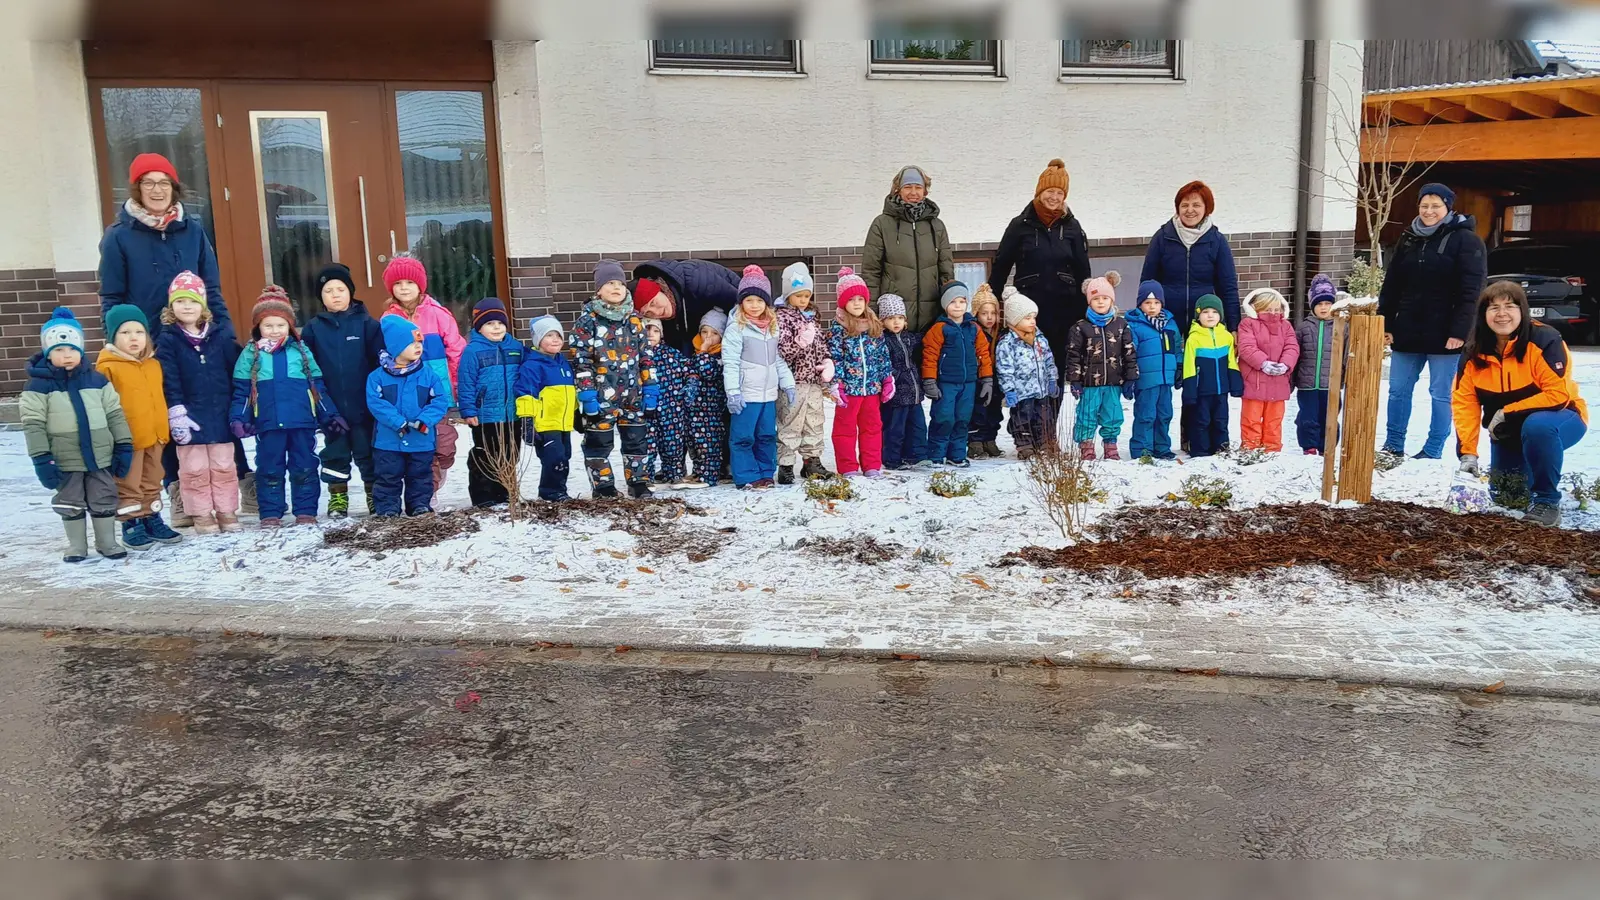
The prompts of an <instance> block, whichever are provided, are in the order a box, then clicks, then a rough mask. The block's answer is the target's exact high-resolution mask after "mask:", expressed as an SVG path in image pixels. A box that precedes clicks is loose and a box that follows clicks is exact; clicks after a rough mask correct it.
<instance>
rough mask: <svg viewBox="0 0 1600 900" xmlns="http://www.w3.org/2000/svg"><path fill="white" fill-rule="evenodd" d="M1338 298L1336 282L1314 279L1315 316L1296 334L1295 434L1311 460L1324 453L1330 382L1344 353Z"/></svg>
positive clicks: (1309, 297) (1311, 298)
mask: <svg viewBox="0 0 1600 900" xmlns="http://www.w3.org/2000/svg"><path fill="white" fill-rule="evenodd" d="M1336 294H1337V291H1336V290H1335V289H1334V286H1333V279H1332V278H1329V277H1328V276H1327V275H1323V274H1320V273H1319V274H1318V275H1317V276H1316V277H1315V278H1312V279H1311V289H1310V290H1309V291H1307V292H1306V301H1307V302H1308V303H1309V304H1310V307H1311V315H1309V316H1306V317H1305V318H1304V319H1302V320H1301V321H1300V324H1299V326H1297V327H1296V328H1295V330H1294V333H1295V337H1296V338H1297V339H1298V340H1299V342H1300V362H1299V364H1297V365H1296V366H1295V369H1294V386H1295V388H1296V389H1297V392H1296V400H1297V401H1298V404H1299V407H1300V409H1299V411H1298V412H1297V413H1296V414H1295V417H1294V430H1295V437H1296V438H1297V439H1298V441H1299V443H1300V450H1301V451H1302V452H1303V453H1305V454H1306V455H1307V456H1319V455H1321V454H1322V452H1323V441H1324V439H1325V435H1324V430H1325V428H1326V426H1327V422H1328V379H1329V377H1331V375H1332V374H1333V358H1334V357H1335V356H1336V355H1338V354H1339V353H1341V352H1343V349H1344V348H1340V347H1335V346H1334V345H1333V301H1334V297H1335V295H1336ZM1346 343H1347V344H1348V341H1347V342H1346Z"/></svg>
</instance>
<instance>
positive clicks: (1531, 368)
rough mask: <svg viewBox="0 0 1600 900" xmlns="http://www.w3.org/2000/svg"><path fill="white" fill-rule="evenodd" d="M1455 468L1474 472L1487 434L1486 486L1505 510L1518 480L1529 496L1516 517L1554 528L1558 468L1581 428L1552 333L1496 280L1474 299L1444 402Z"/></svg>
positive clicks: (1582, 408) (1563, 357)
mask: <svg viewBox="0 0 1600 900" xmlns="http://www.w3.org/2000/svg"><path fill="white" fill-rule="evenodd" d="M1450 405H1451V408H1452V410H1453V411H1454V413H1455V424H1456V435H1457V437H1458V439H1459V441H1460V455H1461V469H1462V471H1465V472H1471V473H1473V474H1474V475H1476V474H1477V472H1478V439H1479V437H1480V436H1481V432H1480V429H1481V428H1485V427H1486V428H1488V429H1489V479H1490V480H1489V489H1490V492H1491V493H1494V494H1497V495H1498V496H1497V497H1496V501H1497V502H1499V503H1501V505H1505V504H1506V503H1509V502H1511V500H1510V497H1511V496H1512V495H1514V494H1520V493H1521V491H1516V490H1511V489H1510V487H1511V486H1510V485H1509V484H1507V480H1508V479H1511V480H1525V482H1526V485H1527V487H1528V489H1529V494H1530V495H1531V496H1532V503H1531V505H1529V506H1528V511H1527V513H1526V514H1525V515H1524V516H1523V518H1524V519H1526V520H1527V521H1530V522H1537V523H1539V524H1540V525H1552V526H1553V525H1559V524H1561V488H1560V485H1561V464H1562V458H1563V456H1564V454H1565V453H1566V451H1567V449H1568V448H1570V447H1572V446H1573V445H1574V444H1576V443H1578V441H1579V440H1580V439H1581V438H1582V437H1583V435H1584V432H1586V431H1588V428H1589V407H1588V406H1587V405H1586V404H1585V403H1584V402H1583V398H1582V397H1580V396H1579V395H1578V384H1577V382H1576V381H1575V380H1574V379H1573V377H1572V357H1571V354H1569V353H1568V352H1567V345H1566V342H1564V341H1562V340H1561V334H1560V333H1559V332H1557V331H1556V330H1555V329H1554V328H1551V327H1549V326H1547V325H1544V324H1541V323H1539V322H1535V321H1533V319H1532V318H1531V317H1529V315H1528V295H1527V294H1526V293H1524V292H1523V290H1522V287H1521V286H1520V285H1518V284H1516V283H1515V282H1511V281H1497V282H1495V283H1494V284H1491V285H1489V286H1488V287H1487V288H1485V289H1484V291H1483V293H1482V294H1481V295H1480V296H1479V297H1478V303H1477V313H1476V315H1475V316H1474V317H1473V319H1472V331H1471V332H1470V334H1469V336H1468V338H1467V343H1466V349H1465V350H1463V351H1462V352H1461V361H1460V363H1459V365H1458V366H1457V372H1456V379H1455V390H1454V391H1453V392H1452V394H1451V397H1450Z"/></svg>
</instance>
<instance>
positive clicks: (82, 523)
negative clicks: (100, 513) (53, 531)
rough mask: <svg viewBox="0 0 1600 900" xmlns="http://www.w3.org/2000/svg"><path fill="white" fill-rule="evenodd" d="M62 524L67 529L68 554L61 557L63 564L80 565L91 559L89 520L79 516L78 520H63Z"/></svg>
mask: <svg viewBox="0 0 1600 900" xmlns="http://www.w3.org/2000/svg"><path fill="white" fill-rule="evenodd" d="M61 524H62V525H64V526H66V529H67V552H66V554H65V555H64V556H62V557H61V561H62V562H70V563H80V562H83V561H84V560H86V559H88V558H89V519H88V517H87V516H79V517H78V518H76V519H62V520H61Z"/></svg>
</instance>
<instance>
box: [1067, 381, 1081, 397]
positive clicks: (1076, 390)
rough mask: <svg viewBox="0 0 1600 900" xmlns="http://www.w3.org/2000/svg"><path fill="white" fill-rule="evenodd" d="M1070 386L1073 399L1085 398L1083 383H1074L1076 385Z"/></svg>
mask: <svg viewBox="0 0 1600 900" xmlns="http://www.w3.org/2000/svg"><path fill="white" fill-rule="evenodd" d="M1069 387H1070V389H1071V391H1072V399H1074V400H1082V399H1083V385H1081V384H1074V385H1069Z"/></svg>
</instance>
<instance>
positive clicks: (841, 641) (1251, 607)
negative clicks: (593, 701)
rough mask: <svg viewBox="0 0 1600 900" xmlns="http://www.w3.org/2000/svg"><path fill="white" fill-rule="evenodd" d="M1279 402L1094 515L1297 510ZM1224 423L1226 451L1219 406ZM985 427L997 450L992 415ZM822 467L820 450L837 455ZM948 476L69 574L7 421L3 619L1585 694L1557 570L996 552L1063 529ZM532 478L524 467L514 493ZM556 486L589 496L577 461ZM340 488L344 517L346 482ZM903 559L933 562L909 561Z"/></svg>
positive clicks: (1598, 680)
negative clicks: (1229, 490) (845, 540)
mask: <svg viewBox="0 0 1600 900" xmlns="http://www.w3.org/2000/svg"><path fill="white" fill-rule="evenodd" d="M1576 366H1577V367H1576V371H1577V374H1578V378H1579V381H1580V383H1581V384H1582V386H1583V388H1584V391H1585V394H1586V396H1588V397H1590V398H1595V399H1600V352H1594V351H1580V352H1579V353H1578V354H1577V361H1576ZM1294 410H1295V403H1294V401H1293V400H1291V401H1290V403H1289V409H1288V413H1287V416H1286V422H1285V429H1284V431H1285V439H1286V444H1288V447H1287V449H1286V451H1285V452H1284V453H1283V454H1281V455H1280V456H1277V457H1275V458H1272V459H1270V460H1269V461H1267V462H1264V463H1260V464H1257V465H1253V466H1248V467H1241V466H1240V465H1239V464H1237V463H1236V462H1234V461H1231V460H1227V459H1222V458H1217V459H1207V460H1195V461H1189V462H1187V463H1185V464H1178V463H1164V464H1159V465H1155V466H1143V465H1138V464H1137V463H1135V462H1133V461H1123V462H1117V463H1108V462H1101V463H1099V464H1097V467H1096V470H1095V478H1096V481H1097V483H1098V484H1099V485H1100V486H1101V487H1102V488H1103V489H1105V490H1106V491H1107V492H1108V494H1109V497H1108V500H1107V502H1106V503H1104V504H1099V505H1097V506H1096V507H1095V508H1094V512H1095V514H1097V515H1098V514H1103V513H1104V512H1105V511H1107V510H1110V509H1114V508H1116V507H1117V506H1119V505H1122V504H1128V503H1134V504H1149V503H1155V502H1158V498H1160V497H1162V496H1163V495H1164V494H1166V493H1167V492H1168V491H1171V490H1174V489H1176V488H1177V487H1178V485H1179V483H1180V482H1181V481H1182V480H1183V479H1184V478H1185V477H1187V476H1190V475H1194V474H1214V475H1217V476H1221V477H1223V478H1226V479H1227V480H1228V481H1229V482H1230V483H1231V484H1232V485H1233V488H1234V496H1235V505H1236V506H1240V505H1243V506H1249V505H1255V504H1258V503H1267V502H1274V503H1275V502H1293V501H1312V500H1315V499H1316V498H1317V497H1318V496H1319V493H1320V483H1321V469H1322V465H1321V462H1322V461H1321V460H1320V459H1318V458H1313V457H1304V456H1301V455H1300V454H1299V453H1298V450H1297V449H1296V448H1295V447H1294V442H1293V431H1294V429H1293V416H1294ZM1413 410H1414V412H1413V422H1412V426H1411V429H1410V439H1409V442H1408V443H1409V449H1410V450H1411V451H1412V452H1415V451H1416V450H1417V449H1418V448H1420V446H1421V443H1422V440H1423V436H1424V433H1425V431H1426V428H1427V417H1428V412H1429V404H1428V400H1427V397H1426V392H1425V385H1424V384H1423V383H1419V385H1418V388H1417V395H1416V402H1415V404H1414V407H1413ZM1129 418H1130V421H1131V413H1130V417H1129ZM1381 419H1382V414H1381V413H1380V425H1379V435H1380V438H1381V436H1382V433H1383V426H1382V421H1381ZM1233 421H1234V424H1233V436H1234V440H1235V441H1236V440H1237V436H1238V425H1237V421H1238V419H1237V401H1236V402H1235V409H1234V420H1233ZM462 431H463V435H462V442H461V455H460V457H459V462H458V464H457V466H456V468H455V470H454V472H453V473H452V476H451V478H450V481H449V483H448V484H447V485H446V487H445V490H444V493H443V496H442V497H441V498H440V499H439V500H438V501H437V504H436V505H437V506H439V507H440V508H449V507H452V506H465V505H466V477H465V472H464V467H465V459H466V447H467V444H468V442H469V438H468V436H467V434H466V433H465V432H466V429H464V428H463V429H462ZM1125 434H1126V432H1125ZM1000 443H1001V446H1002V447H1004V448H1006V449H1007V450H1008V452H1009V441H1008V438H1007V436H1006V434H1005V432H1004V431H1003V430H1002V432H1001V438H1000ZM826 461H827V462H828V464H829V465H830V466H831V465H832V453H831V450H830V451H829V452H828V453H827V459H826ZM616 468H617V470H618V471H619V472H620V471H621V466H620V460H619V464H618V465H617V467H616ZM1453 469H1454V463H1453V461H1452V460H1449V459H1446V460H1443V461H1437V462H1434V461H1407V462H1406V463H1405V464H1404V465H1402V466H1401V467H1400V468H1398V469H1396V470H1394V471H1392V472H1389V473H1379V475H1378V476H1377V479H1376V487H1375V493H1376V495H1377V496H1378V497H1379V498H1380V499H1388V500H1406V501H1413V502H1418V503H1426V504H1434V505H1437V504H1439V503H1440V502H1441V501H1442V499H1443V496H1444V493H1445V490H1446V487H1447V485H1448V483H1449V481H1450V477H1451V474H1452V472H1453ZM1567 471H1568V472H1580V473H1585V474H1587V475H1590V476H1595V475H1600V443H1597V442H1596V440H1595V439H1593V438H1586V439H1585V440H1584V441H1583V442H1582V443H1580V444H1579V445H1578V447H1576V448H1575V449H1574V450H1573V451H1571V453H1570V454H1569V456H1568V465H1567ZM963 474H969V475H973V476H976V477H977V478H978V479H979V485H978V492H977V495H976V496H974V497H968V498H957V499H944V498H940V497H937V496H935V495H933V494H931V493H929V492H928V491H927V484H928V479H929V475H928V473H917V474H905V475H892V476H891V477H888V478H885V479H883V480H881V481H867V480H857V481H855V485H856V488H857V490H858V491H859V492H860V493H861V495H862V496H861V499H858V500H854V501H845V502H839V503H837V504H835V507H834V509H832V510H828V509H825V508H824V507H822V506H821V505H819V504H817V503H814V502H810V501H807V500H806V499H805V497H804V496H803V494H802V492H801V490H800V488H799V487H794V488H785V489H779V490H776V491H771V492H767V493H750V492H741V491H737V490H735V489H733V488H732V487H721V488H715V489H710V490H702V491H695V492H687V493H685V494H684V495H683V496H684V497H685V498H686V499H687V500H688V501H689V502H691V503H693V504H696V505H699V506H702V507H704V508H705V510H706V512H707V515H706V516H705V517H704V518H700V517H688V518H686V520H685V524H686V525H688V526H691V527H699V526H704V527H708V528H726V527H732V528H735V529H737V531H736V532H735V533H734V534H733V536H732V542H731V544H729V545H728V546H727V547H726V548H725V549H723V550H722V552H721V553H719V554H718V555H716V556H714V557H713V558H710V559H708V560H706V561H704V562H700V563H691V562H688V561H687V560H686V559H685V557H684V556H683V555H682V554H671V553H669V555H666V556H660V555H657V554H654V553H650V552H647V548H641V547H640V546H638V543H637V541H636V539H635V538H633V537H631V536H629V535H628V534H626V533H622V532H617V531H612V530H610V528H609V526H608V525H607V524H606V523H605V522H603V521H601V520H588V519H584V520H581V521H579V522H577V523H574V524H569V525H561V526H553V525H542V524H526V523H523V524H517V525H511V524H506V523H496V522H494V521H493V520H487V519H486V520H484V521H485V524H484V527H483V530H482V531H480V532H478V533H476V534H470V535H464V536H462V537H459V538H456V539H452V540H449V541H446V542H444V543H442V544H439V545H438V546H436V547H430V548H426V549H421V550H410V551H395V552H391V553H388V554H381V555H380V554H367V553H361V552H356V553H350V552H346V551H342V550H335V549H330V548H327V547H324V546H323V545H322V540H321V538H322V528H323V527H328V526H322V527H317V528H311V527H301V528H286V529H283V530H282V531H278V532H259V531H254V530H251V531H247V532H246V533H243V534H238V535H220V536H215V537H207V538H195V537H192V536H191V537H189V538H188V539H186V540H185V541H184V543H182V544H181V545H178V546H174V547H158V548H157V549H155V550H153V551H150V552H148V553H142V554H132V555H131V556H130V558H129V559H128V560H127V561H126V562H122V563H111V562H107V561H95V562H91V563H87V564H81V565H76V566H69V565H66V564H63V563H60V562H59V561H58V560H59V558H60V552H61V544H62V538H61V530H60V526H59V524H58V520H57V519H56V517H55V516H54V514H52V513H51V512H50V510H49V505H48V498H49V495H48V493H47V492H46V491H44V490H43V489H42V488H40V487H39V486H38V485H37V483H36V482H35V481H34V479H33V473H32V468H31V466H30V465H29V463H28V461H27V459H26V458H25V455H24V453H23V442H22V436H21V435H20V434H18V433H15V432H12V433H5V434H0V486H3V487H4V490H5V493H6V496H7V497H9V498H10V499H11V503H10V504H9V506H10V509H9V515H7V516H6V517H5V518H4V520H3V521H0V577H3V578H5V579H6V581H7V583H8V584H9V585H10V590H8V591H7V592H6V596H5V598H4V600H0V621H5V622H11V623H27V624H35V625H38V624H48V625H56V626H62V625H94V626H128V627H143V628H186V627H228V628H233V629H236V630H255V631H263V632H268V633H277V632H284V633H296V634H362V635H415V636H429V637H479V638H493V639H507V640H524V641H538V640H546V641H558V642H559V641H577V642H580V643H586V644H597V645H608V644H612V643H628V644H636V645H640V646H645V645H655V646H682V647H698V648H705V647H725V648H737V647H747V648H786V649H801V650H805V649H819V650H823V651H828V650H830V649H832V650H848V651H852V652H856V651H859V652H902V653H918V654H924V655H937V654H946V655H979V656H986V655H996V656H1005V657H1011V658H1023V659H1026V658H1031V657H1035V656H1050V657H1051V658H1052V659H1054V660H1057V661H1090V662H1097V663H1110V664H1124V665H1136V666H1141V665H1142V666H1172V665H1176V666H1194V667H1200V668H1209V667H1213V666H1222V667H1223V668H1224V669H1225V670H1229V671H1248V672H1258V673H1267V674H1298V675H1309V676H1315V677H1340V678H1351V679H1355V678H1364V679H1397V680H1420V681H1432V682H1440V681H1444V682H1451V683H1462V684H1473V683H1482V684H1487V683H1491V682H1493V681H1496V680H1500V679H1501V678H1508V679H1509V680H1510V681H1511V682H1512V686H1513V687H1517V686H1522V687H1539V688H1541V689H1551V690H1594V691H1600V613H1594V612H1589V611H1588V610H1587V605H1586V604H1585V603H1583V602H1580V601H1577V600H1576V599H1575V597H1574V590H1573V589H1572V587H1571V585H1569V584H1568V583H1567V582H1566V581H1565V580H1564V579H1562V578H1560V577H1558V576H1553V575H1551V576H1531V575H1508V576H1505V577H1504V578H1502V579H1501V580H1499V581H1497V582H1494V583H1487V584H1482V585H1468V586H1461V585H1457V584H1454V583H1452V584H1451V585H1450V586H1449V588H1448V589H1447V588H1446V587H1444V586H1442V585H1431V586H1430V585H1423V586H1420V587H1419V586H1417V585H1408V586H1402V587H1374V586H1371V585H1361V584H1352V583H1350V582H1348V581H1347V580H1345V579H1341V578H1339V577H1337V576H1335V575H1334V574H1332V573H1330V572H1328V571H1327V570H1324V569H1321V568H1319V567H1296V568H1294V569H1286V570H1283V571H1282V572H1281V573H1273V574H1263V575H1258V576H1254V577H1250V578H1245V579H1224V580H1218V579H1206V580H1202V579H1194V578H1189V579H1167V580H1143V579H1136V580H1133V581H1122V582H1113V581H1112V580H1110V579H1108V578H1106V577H1103V576H1087V575H1082V574H1077V573H1072V572H1061V571H1050V572H1045V571H1041V570H1036V569H1031V568H1027V567H1015V568H994V567H992V563H994V562H995V561H996V560H997V559H999V557H1000V556H1001V555H1002V554H1004V553H1005V552H1007V551H1010V550H1014V549H1017V548H1019V547H1022V546H1025V545H1029V544H1041V545H1046V546H1060V545H1062V544H1063V543H1064V540H1063V539H1062V537H1061V535H1060V533H1059V532H1057V531H1056V530H1055V528H1054V526H1053V525H1051V524H1050V523H1049V522H1048V521H1047V520H1046V519H1045V518H1044V516H1043V515H1042V514H1041V513H1040V512H1039V511H1038V510H1037V508H1036V507H1035V506H1034V505H1033V503H1032V501H1030V499H1029V498H1028V496H1027V493H1026V490H1025V488H1024V485H1023V477H1024V476H1023V467H1022V465H1021V464H1019V463H1018V462H1017V461H1016V460H1014V459H1005V460H998V461H985V462H980V463H976V464H975V465H974V466H973V467H972V468H971V469H970V470H967V471H966V472H965V473H963ZM536 480H537V468H536V466H535V467H533V471H531V472H530V474H529V486H530V488H531V486H532V484H533V483H534V482H535V481H536ZM571 490H572V493H573V494H574V495H580V494H581V495H586V494H587V485H586V484H585V483H584V475H583V471H582V467H581V465H579V464H578V460H577V459H574V467H573V477H572V482H571ZM352 496H353V505H354V506H355V507H356V508H357V509H361V508H362V506H363V502H362V500H361V499H360V495H359V493H353V494H352ZM1596 508H1597V509H1600V505H1597V507H1596ZM1564 512H1565V514H1566V517H1567V525H1568V527H1578V528H1586V529H1593V528H1596V527H1600V513H1597V512H1594V511H1590V512H1579V511H1578V510H1577V509H1576V507H1575V506H1574V505H1573V504H1572V502H1571V501H1570V500H1569V501H1568V502H1567V506H1566V509H1565V510H1564ZM854 535H870V536H872V537H875V538H876V539H878V540H879V541H882V542H894V543H898V544H901V545H903V546H904V547H905V548H906V550H907V551H908V552H907V554H906V556H905V557H904V558H901V559H897V560H893V561H890V562H886V563H883V564H881V565H878V566H862V565H858V564H855V563H851V562H842V561H838V560H832V559H829V560H819V559H816V558H813V557H809V556H806V555H803V554H801V553H800V552H798V551H796V550H795V549H793V545H794V544H795V542H797V541H798V540H800V539H802V538H808V537H849V536H854ZM919 549H920V550H924V551H926V552H925V553H923V554H920V556H922V557H923V558H924V559H925V560H926V561H921V562H919V561H917V560H915V559H913V558H911V555H910V551H912V550H919ZM1508 596H1509V597H1511V598H1513V600H1512V601H1510V602H1508V600H1507V597H1508ZM1508 673H1509V675H1508Z"/></svg>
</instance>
